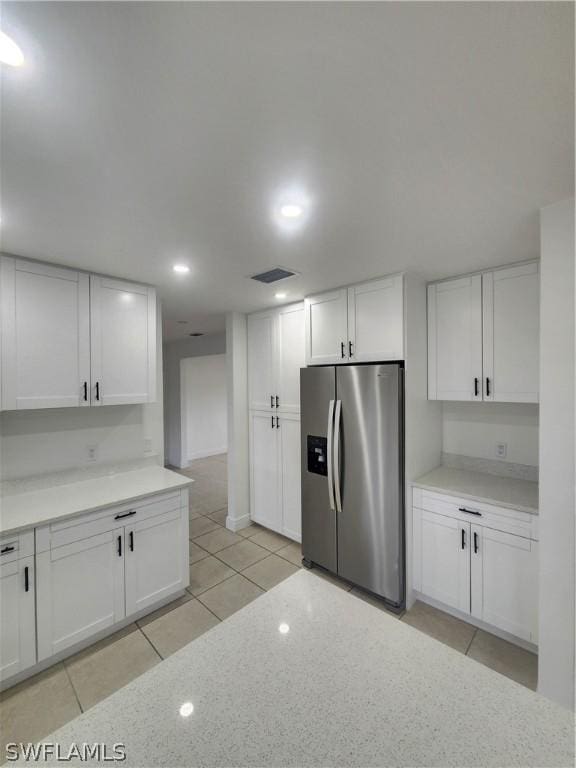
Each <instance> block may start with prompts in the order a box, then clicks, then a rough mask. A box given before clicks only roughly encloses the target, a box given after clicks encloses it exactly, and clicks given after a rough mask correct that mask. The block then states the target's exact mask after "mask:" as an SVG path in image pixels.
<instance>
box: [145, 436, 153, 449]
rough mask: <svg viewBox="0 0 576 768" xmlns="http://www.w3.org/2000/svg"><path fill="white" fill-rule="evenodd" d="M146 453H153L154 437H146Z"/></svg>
mask: <svg viewBox="0 0 576 768" xmlns="http://www.w3.org/2000/svg"><path fill="white" fill-rule="evenodd" d="M144 453H152V438H151V437H145V438H144Z"/></svg>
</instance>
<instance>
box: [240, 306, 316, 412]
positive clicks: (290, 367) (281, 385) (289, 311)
mask: <svg viewBox="0 0 576 768" xmlns="http://www.w3.org/2000/svg"><path fill="white" fill-rule="evenodd" d="M277 325H278V346H277V349H278V355H277V373H276V380H277V385H276V393H277V394H278V405H279V410H280V411H281V412H283V413H300V368H304V367H305V365H306V350H305V343H304V304H293V305H291V306H288V307H282V309H280V310H279V311H278V314H277ZM252 407H255V406H252Z"/></svg>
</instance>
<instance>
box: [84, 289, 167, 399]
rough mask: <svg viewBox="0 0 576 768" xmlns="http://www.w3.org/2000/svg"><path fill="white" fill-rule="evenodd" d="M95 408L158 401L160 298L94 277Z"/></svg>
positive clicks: (93, 378) (92, 328)
mask: <svg viewBox="0 0 576 768" xmlns="http://www.w3.org/2000/svg"><path fill="white" fill-rule="evenodd" d="M90 321H91V325H90V334H91V350H92V405H122V404H124V403H148V402H152V401H154V400H155V399H156V293H155V291H154V289H153V288H149V287H147V286H145V285H138V284H136V283H126V282H123V281H121V280H112V279H111V278H108V277H97V276H95V275H92V276H91V277H90Z"/></svg>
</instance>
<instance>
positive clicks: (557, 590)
mask: <svg viewBox="0 0 576 768" xmlns="http://www.w3.org/2000/svg"><path fill="white" fill-rule="evenodd" d="M540 222H541V288H540V366H541V367H540V501H539V507H540V520H539V528H540V544H539V547H540V550H539V551H540V604H539V605H540V612H539V634H540V639H539V660H538V690H539V692H540V693H542V694H544V695H545V696H548V697H549V698H551V699H554V700H555V701H558V702H559V703H560V704H563V705H565V706H567V707H574V672H575V665H574V643H575V631H574V627H575V618H576V615H575V613H576V612H575V606H574V603H575V588H574V578H575V572H574V558H575V555H576V552H575V546H574V534H575V524H574V504H575V493H574V458H575V453H574V426H575V424H574V415H575V414H574V383H575V373H574V363H575V360H574V278H575V275H574V200H573V199H572V200H565V201H562V202H561V203H557V204H556V205H551V206H549V207H547V208H543V209H542V211H541V217H540Z"/></svg>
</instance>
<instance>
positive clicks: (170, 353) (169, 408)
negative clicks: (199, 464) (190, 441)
mask: <svg viewBox="0 0 576 768" xmlns="http://www.w3.org/2000/svg"><path fill="white" fill-rule="evenodd" d="M224 352H226V334H225V333H211V334H207V335H206V336H199V337H197V338H190V337H189V338H187V339H182V340H179V341H172V342H168V343H166V344H164V443H165V463H166V464H170V465H171V466H173V467H185V466H186V465H187V459H186V456H182V413H181V396H180V361H181V360H184V359H185V358H187V357H198V356H200V355H219V354H223V353H224Z"/></svg>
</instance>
